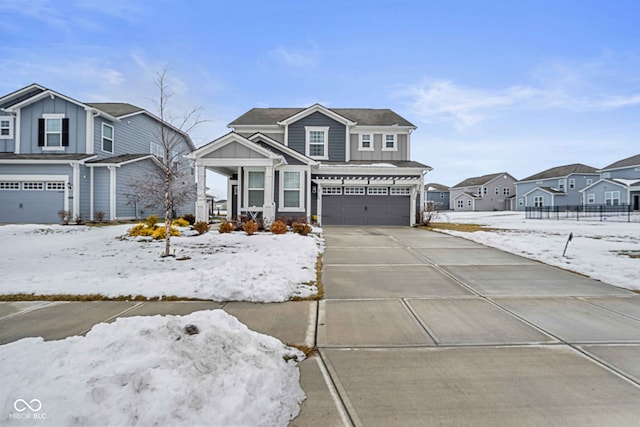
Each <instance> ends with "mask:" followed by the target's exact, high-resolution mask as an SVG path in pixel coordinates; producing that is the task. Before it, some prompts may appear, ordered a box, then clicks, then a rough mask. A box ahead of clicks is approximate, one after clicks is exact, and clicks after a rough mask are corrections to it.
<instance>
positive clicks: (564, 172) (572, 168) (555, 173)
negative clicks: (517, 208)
mask: <svg viewBox="0 0 640 427" xmlns="http://www.w3.org/2000/svg"><path fill="white" fill-rule="evenodd" d="M573 173H593V174H597V173H598V172H597V169H596V168H594V167H592V166H587V165H583V164H582V163H573V164H570V165H563V166H556V167H553V168H551V169H547V170H545V171H542V172H539V173H536V174H534V175H531V176H528V177H526V178H524V179H521V180H520V181H519V182H526V181H537V180H541V179H551V178H563V177H565V176H568V175H571V174H573Z"/></svg>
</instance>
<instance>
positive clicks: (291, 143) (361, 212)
mask: <svg viewBox="0 0 640 427" xmlns="http://www.w3.org/2000/svg"><path fill="white" fill-rule="evenodd" d="M228 126H229V127H230V128H231V129H232V131H231V132H230V133H228V134H226V135H224V136H222V137H220V138H218V139H216V140H214V141H212V142H210V143H209V144H207V145H205V146H203V147H201V148H199V149H198V150H196V151H194V152H193V153H191V154H190V155H189V158H190V159H193V160H195V162H196V168H197V174H198V179H197V182H198V190H197V193H198V199H197V202H196V218H197V219H198V220H201V219H202V220H205V219H206V218H207V207H206V170H207V169H209V170H213V171H215V172H217V173H220V174H222V175H225V176H226V177H227V178H228V192H227V194H228V195H229V196H228V202H227V208H228V209H227V218H228V219H232V218H241V217H245V218H247V217H256V218H257V217H261V218H262V219H263V220H264V221H265V223H266V224H267V225H268V224H270V223H271V222H272V221H273V220H275V219H277V218H282V219H288V218H301V217H302V218H305V219H306V220H308V221H315V222H317V223H319V224H323V225H334V224H337V225H341V224H342V225H349V224H372V225H374V224H375V225H413V224H414V223H415V221H416V213H417V212H419V210H420V208H421V206H423V185H424V179H423V176H424V174H425V173H426V172H427V171H429V170H431V168H430V167H429V166H426V165H423V164H421V163H418V162H414V161H411V160H410V152H411V149H410V147H411V132H412V131H413V130H415V129H416V127H415V126H414V125H413V124H411V123H410V122H408V121H407V120H406V119H404V118H402V117H401V116H399V115H398V114H396V113H395V112H393V111H391V110H389V109H365V108H331V109H330V108H326V107H324V106H322V105H320V104H315V105H312V106H311V107H308V108H253V109H251V110H249V111H248V112H246V113H245V114H243V115H242V116H240V117H238V118H237V119H235V120H234V121H232V122H231V123H230V124H229V125H228Z"/></svg>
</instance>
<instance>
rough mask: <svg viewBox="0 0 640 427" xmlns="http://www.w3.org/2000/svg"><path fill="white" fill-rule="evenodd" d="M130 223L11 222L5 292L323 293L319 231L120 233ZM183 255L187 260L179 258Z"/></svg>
mask: <svg viewBox="0 0 640 427" xmlns="http://www.w3.org/2000/svg"><path fill="white" fill-rule="evenodd" d="M130 227H131V225H118V226H109V227H85V226H60V225H6V226H2V227H0V240H2V242H3V246H4V247H5V248H11V250H7V251H3V252H4V253H3V256H2V257H0V271H2V273H3V280H2V283H0V294H12V293H36V294H77V295H80V294H95V293H98V294H103V295H106V296H110V297H116V296H119V295H143V296H145V297H157V296H162V295H175V296H179V297H189V298H200V299H212V300H219V301H220V300H224V301H252V302H280V301H286V300H288V299H290V298H291V297H293V296H300V297H306V296H309V295H312V294H314V293H316V292H317V289H316V288H315V286H307V285H306V283H309V282H315V280H316V268H315V267H316V261H317V257H318V254H319V253H320V252H321V251H322V248H323V246H322V241H321V239H320V238H318V237H317V236H315V235H310V236H300V235H298V234H293V233H287V234H283V235H274V234H271V233H257V234H255V235H253V236H247V235H246V234H245V233H244V232H236V233H229V234H219V233H217V232H216V231H211V232H209V233H205V234H203V235H201V236H193V237H173V238H172V239H171V242H172V248H173V250H174V251H175V255H176V256H175V258H174V257H168V258H161V257H160V254H161V253H162V252H163V250H164V241H151V242H148V241H137V240H135V239H130V238H126V239H125V238H122V236H123V235H125V234H126V232H127V229H129V228H130ZM181 259H182V261H181Z"/></svg>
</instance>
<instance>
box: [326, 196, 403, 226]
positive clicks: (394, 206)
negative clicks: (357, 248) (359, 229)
mask: <svg viewBox="0 0 640 427" xmlns="http://www.w3.org/2000/svg"><path fill="white" fill-rule="evenodd" d="M410 202H411V199H410V197H409V196H380V195H325V196H323V197H322V222H323V224H324V225H360V224H366V225H409V223H410V218H409V212H410Z"/></svg>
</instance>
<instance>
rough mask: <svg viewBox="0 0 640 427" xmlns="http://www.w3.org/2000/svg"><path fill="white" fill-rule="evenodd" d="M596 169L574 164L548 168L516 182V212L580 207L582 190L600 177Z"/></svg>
mask: <svg viewBox="0 0 640 427" xmlns="http://www.w3.org/2000/svg"><path fill="white" fill-rule="evenodd" d="M599 176H600V175H599V174H598V171H597V170H596V168H594V167H591V166H587V165H583V164H580V163H574V164H570V165H563V166H557V167H553V168H551V169H547V170H545V171H542V172H539V173H537V174H534V175H531V176H529V177H527V178H524V179H522V180H520V181H518V182H516V184H515V186H516V199H517V207H516V209H517V210H524V209H525V208H526V207H527V206H534V207H541V206H580V205H582V204H583V200H582V193H581V192H580V190H582V189H583V188H585V187H586V186H589V185H591V184H593V183H594V182H595V181H597V180H598V178H599Z"/></svg>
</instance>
